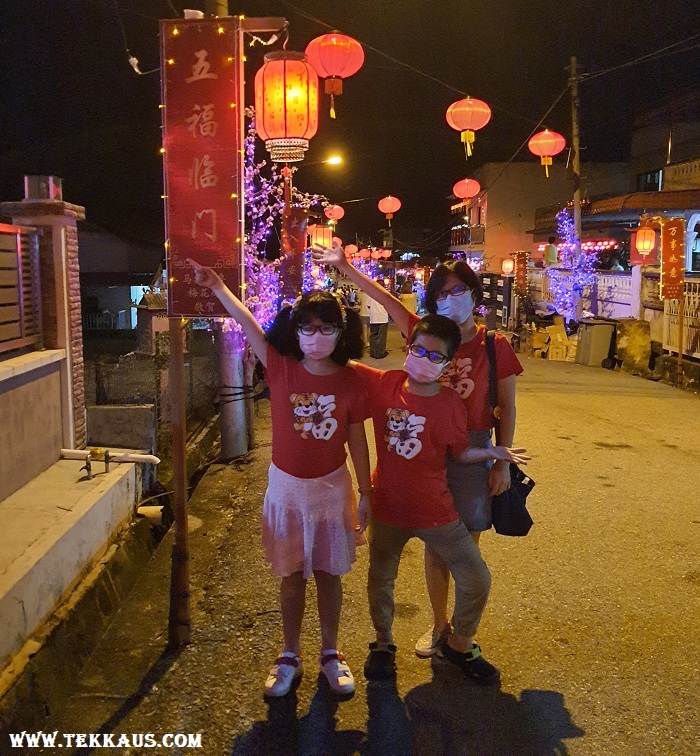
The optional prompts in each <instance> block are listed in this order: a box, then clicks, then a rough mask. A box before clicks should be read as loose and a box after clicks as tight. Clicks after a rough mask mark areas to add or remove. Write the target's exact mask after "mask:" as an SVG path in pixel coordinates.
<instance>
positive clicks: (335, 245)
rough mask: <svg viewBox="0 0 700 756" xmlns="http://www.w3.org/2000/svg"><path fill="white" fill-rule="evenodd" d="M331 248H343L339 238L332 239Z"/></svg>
mask: <svg viewBox="0 0 700 756" xmlns="http://www.w3.org/2000/svg"><path fill="white" fill-rule="evenodd" d="M333 246H334V247H342V246H343V240H342V239H341V238H340V237H339V236H334V237H333Z"/></svg>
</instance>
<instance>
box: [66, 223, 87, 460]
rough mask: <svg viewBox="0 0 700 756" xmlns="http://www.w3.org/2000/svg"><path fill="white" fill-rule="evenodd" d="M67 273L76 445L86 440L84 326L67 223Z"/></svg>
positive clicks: (74, 235)
mask: <svg viewBox="0 0 700 756" xmlns="http://www.w3.org/2000/svg"><path fill="white" fill-rule="evenodd" d="M66 268H67V270H66V275H67V279H68V280H67V282H66V284H67V288H68V321H69V326H70V337H69V340H68V344H67V345H66V347H67V349H68V350H70V355H71V371H72V376H71V377H72V380H71V383H72V393H73V423H74V429H75V448H76V449H82V448H83V447H84V446H85V444H86V443H87V427H86V414H85V370H84V365H83V326H82V311H81V305H80V269H79V267H78V229H77V228H76V227H75V226H66Z"/></svg>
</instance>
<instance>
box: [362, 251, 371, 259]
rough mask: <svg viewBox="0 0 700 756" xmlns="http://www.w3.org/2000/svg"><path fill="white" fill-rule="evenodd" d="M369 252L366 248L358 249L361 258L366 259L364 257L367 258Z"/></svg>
mask: <svg viewBox="0 0 700 756" xmlns="http://www.w3.org/2000/svg"><path fill="white" fill-rule="evenodd" d="M370 254H371V253H370V251H369V250H368V249H361V250H360V257H361V258H362V259H363V260H366V259H367V258H368V257H369V256H370Z"/></svg>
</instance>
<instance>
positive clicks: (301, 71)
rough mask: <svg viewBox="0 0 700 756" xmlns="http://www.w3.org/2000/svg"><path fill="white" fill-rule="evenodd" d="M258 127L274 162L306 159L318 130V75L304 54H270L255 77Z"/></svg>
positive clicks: (256, 120) (256, 122)
mask: <svg viewBox="0 0 700 756" xmlns="http://www.w3.org/2000/svg"><path fill="white" fill-rule="evenodd" d="M255 126H256V128H257V131H258V136H259V137H260V138H261V139H262V140H263V141H264V142H265V148H266V149H267V150H268V152H269V153H270V157H271V158H272V160H273V161H275V162H281V161H284V162H296V161H299V160H303V159H304V152H305V151H306V150H307V149H308V148H309V139H311V137H312V136H314V134H315V133H316V131H317V130H318V76H316V71H314V69H313V68H312V67H311V65H309V63H308V62H307V60H306V56H305V55H304V54H303V53H298V52H287V51H279V52H272V53H268V54H267V55H266V56H265V63H264V64H263V66H262V68H261V69H260V70H259V71H258V72H257V74H255Z"/></svg>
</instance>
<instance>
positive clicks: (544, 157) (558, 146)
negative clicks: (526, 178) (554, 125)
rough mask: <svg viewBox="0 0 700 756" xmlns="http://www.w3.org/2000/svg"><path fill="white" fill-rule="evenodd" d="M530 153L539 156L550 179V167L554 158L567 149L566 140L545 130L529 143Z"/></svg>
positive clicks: (555, 133)
mask: <svg viewBox="0 0 700 756" xmlns="http://www.w3.org/2000/svg"><path fill="white" fill-rule="evenodd" d="M527 146H528V148H529V150H530V152H531V153H532V154H533V155H538V156H539V158H540V163H541V164H542V165H543V166H544V172H545V175H546V176H547V178H549V166H550V165H551V164H552V156H553V155H558V154H559V153H560V152H561V151H562V150H563V149H564V147H566V139H564V137H563V136H562V135H561V134H557V132H556V131H550V130H549V129H545V130H544V131H540V133H539V134H535V136H533V137H532V138H531V139H530V141H529V142H528V143H527Z"/></svg>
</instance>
